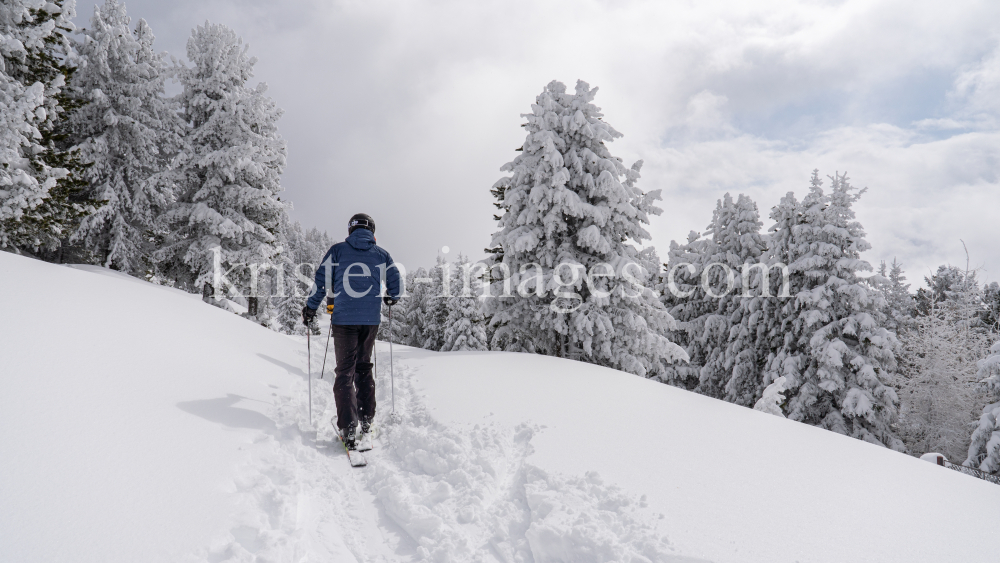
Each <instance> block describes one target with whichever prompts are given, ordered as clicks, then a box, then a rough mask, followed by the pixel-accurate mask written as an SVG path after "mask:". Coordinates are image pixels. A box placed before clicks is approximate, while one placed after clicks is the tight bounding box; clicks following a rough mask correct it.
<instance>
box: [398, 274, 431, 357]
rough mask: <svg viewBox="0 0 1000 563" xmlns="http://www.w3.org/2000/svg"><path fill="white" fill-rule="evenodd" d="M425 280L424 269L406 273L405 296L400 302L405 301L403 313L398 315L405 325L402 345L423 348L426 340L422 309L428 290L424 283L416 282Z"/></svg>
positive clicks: (424, 305)
mask: <svg viewBox="0 0 1000 563" xmlns="http://www.w3.org/2000/svg"><path fill="white" fill-rule="evenodd" d="M427 278H428V274H427V270H425V269H424V268H417V269H416V270H415V271H412V272H407V273H406V293H407V296H406V298H405V299H403V300H402V301H405V304H403V305H404V307H405V309H404V311H405V313H402V314H401V315H400V316H401V319H402V320H403V321H404V323H405V325H406V334H405V336H404V339H403V340H402V343H403V344H407V345H409V346H413V347H415V348H420V347H421V346H423V345H424V341H425V340H426V339H427V331H426V330H425V329H424V325H425V320H424V309H425V307H426V302H427V297H428V292H429V291H430V288H429V287H428V285H427V284H425V283H418V282H417V280H425V279H427ZM402 301H401V303H402Z"/></svg>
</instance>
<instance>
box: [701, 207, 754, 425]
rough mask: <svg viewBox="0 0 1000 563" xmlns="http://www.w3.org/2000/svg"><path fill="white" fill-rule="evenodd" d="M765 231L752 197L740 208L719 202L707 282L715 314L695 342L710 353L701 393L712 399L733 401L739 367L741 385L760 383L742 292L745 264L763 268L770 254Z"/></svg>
mask: <svg viewBox="0 0 1000 563" xmlns="http://www.w3.org/2000/svg"><path fill="white" fill-rule="evenodd" d="M760 228H761V222H760V214H759V213H758V212H757V204H756V203H754V202H753V200H751V199H750V198H749V197H747V196H745V195H743V194H740V196H739V198H738V199H737V201H736V202H734V201H733V199H732V197H730V196H729V194H726V195H725V197H724V198H723V200H721V201H719V203H718V206H717V208H716V212H715V217H714V218H713V221H712V225H711V228H710V231H711V235H712V254H711V255H709V257H708V261H707V266H708V267H711V269H710V270H709V271H708V272H707V273H703V281H707V284H708V286H707V287H708V289H710V290H711V291H712V295H706V296H705V297H706V298H707V303H706V305H707V307H706V308H708V309H709V310H710V313H709V314H708V315H707V317H706V318H705V320H704V323H703V327H704V328H703V332H702V333H701V334H700V335H696V336H695V340H699V341H701V342H702V343H703V346H704V347H705V350H706V353H705V360H704V363H703V365H702V367H701V373H700V375H699V382H698V387H697V388H696V390H697V391H698V392H699V393H702V394H704V395H708V396H710V397H715V398H719V399H721V398H724V397H725V396H726V395H727V391H726V390H727V387H728V386H729V382H730V380H731V379H732V378H733V369H734V367H736V366H737V363H738V367H739V379H740V380H752V381H754V382H757V381H758V380H759V376H758V367H759V366H758V359H757V353H756V348H757V344H756V341H755V339H754V338H752V334H751V329H752V325H749V326H745V327H740V324H741V322H742V319H743V311H744V309H743V307H744V304H745V301H746V300H747V299H746V298H744V297H743V289H742V277H743V276H742V272H743V270H744V264H756V263H758V262H760V259H761V255H762V254H763V253H764V250H765V247H764V242H763V240H762V239H761V236H760ZM747 271H748V275H749V274H750V273H751V272H753V273H754V274H757V275H759V274H760V272H759V271H757V270H747ZM730 289H732V291H729V290H730ZM758 296H759V293H758ZM734 328H735V329H736V330H734ZM734 337H735V339H734ZM734 387H740V388H742V385H740V384H735V383H734ZM739 398H742V397H739ZM744 404H746V405H749V404H752V403H750V402H746V403H744Z"/></svg>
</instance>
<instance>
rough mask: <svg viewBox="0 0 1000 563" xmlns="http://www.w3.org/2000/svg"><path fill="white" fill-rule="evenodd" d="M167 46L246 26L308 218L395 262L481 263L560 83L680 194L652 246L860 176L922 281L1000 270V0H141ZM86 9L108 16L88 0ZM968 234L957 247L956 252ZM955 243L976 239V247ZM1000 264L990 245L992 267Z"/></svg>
mask: <svg viewBox="0 0 1000 563" xmlns="http://www.w3.org/2000/svg"><path fill="white" fill-rule="evenodd" d="M128 7H129V11H130V13H131V15H132V16H133V18H135V19H137V18H138V17H145V18H146V19H147V20H148V21H149V22H150V24H151V25H152V26H153V30H154V32H156V34H157V37H158V44H159V46H160V48H162V49H169V50H170V51H171V52H172V53H173V54H175V55H178V56H180V55H182V54H183V45H184V41H185V40H186V38H187V36H188V34H189V30H190V28H191V27H193V26H194V25H197V24H199V23H201V22H203V21H204V20H205V19H211V20H213V21H218V22H223V23H226V24H227V25H230V26H231V27H233V28H234V29H236V30H237V32H238V33H240V34H241V35H242V36H243V37H244V39H245V40H246V41H247V43H249V45H250V50H251V53H252V54H253V55H255V56H257V57H258V58H259V59H260V62H259V63H258V65H257V78H259V79H261V80H264V81H266V82H268V83H269V85H270V93H271V95H272V96H273V97H274V98H275V99H276V100H277V102H278V104H279V105H280V106H281V107H283V108H284V109H285V111H286V113H285V116H284V117H283V119H282V121H281V122H280V127H281V131H282V134H283V135H284V136H285V137H286V138H287V139H288V141H289V160H288V168H287V172H286V174H285V179H284V183H285V185H286V187H287V190H288V191H287V197H288V198H289V199H291V200H293V201H294V202H295V203H296V211H295V212H294V216H295V217H297V218H299V219H301V220H302V221H303V222H304V223H305V224H307V225H317V226H320V227H325V228H328V229H329V230H330V231H331V232H332V233H336V234H339V233H340V232H342V230H343V228H342V227H343V225H344V224H345V223H346V220H347V218H348V217H350V215H351V214H353V213H355V212H357V211H364V212H367V213H370V214H372V215H373V216H374V217H375V218H376V220H377V221H378V224H379V240H380V242H383V243H384V244H385V245H386V246H387V247H388V248H389V249H390V250H391V251H393V253H394V255H395V256H396V258H397V259H400V260H403V261H404V262H406V263H409V264H417V265H419V264H425V265H426V264H429V263H430V262H431V261H432V260H433V256H434V253H435V251H436V250H435V249H436V248H438V247H440V246H442V245H445V244H447V245H449V246H451V247H452V248H453V249H456V250H460V251H463V252H465V253H470V254H472V255H473V256H475V255H477V253H478V252H479V251H481V249H482V248H483V247H484V246H486V245H487V244H488V243H489V235H490V233H491V232H492V230H493V223H492V221H491V220H490V217H491V216H492V214H493V212H494V211H495V210H494V208H493V207H492V205H491V201H492V199H491V196H490V194H489V188H490V186H491V185H492V184H493V182H494V181H496V180H497V179H498V178H499V177H500V176H501V174H500V172H499V167H500V166H501V165H502V164H503V163H505V162H507V161H508V160H510V159H511V158H512V157H513V156H514V155H515V154H516V153H514V149H515V148H516V147H518V146H520V144H521V142H522V140H523V130H522V129H521V128H520V127H518V126H519V125H520V123H522V120H521V118H520V117H519V114H520V113H523V112H527V111H529V105H530V104H531V102H532V101H533V100H534V96H535V95H536V94H537V93H538V92H539V91H541V89H542V87H543V86H544V85H545V84H546V83H547V82H548V81H550V80H552V79H559V80H562V81H563V82H565V83H567V84H568V85H570V86H572V84H573V83H574V82H575V81H576V79H578V78H582V79H584V80H586V81H587V82H589V83H590V84H592V85H596V86H599V87H600V88H601V91H600V93H599V94H598V97H597V103H598V104H599V105H601V106H602V107H603V108H604V112H605V116H606V119H607V120H608V121H609V122H610V123H611V124H612V125H614V127H615V128H616V129H618V130H619V131H621V132H622V133H623V134H624V135H625V137H624V138H623V139H621V140H619V141H616V143H615V145H614V146H613V147H612V152H614V153H615V154H617V155H619V156H621V157H623V158H624V159H625V161H626V162H632V161H634V160H637V159H640V158H641V159H644V160H645V161H646V166H645V167H644V168H643V179H642V181H641V183H640V185H641V186H642V187H643V188H644V189H656V188H664V196H665V198H666V201H665V202H664V203H663V207H664V208H665V210H666V211H665V213H664V215H663V216H662V217H660V218H658V219H656V220H655V222H654V224H653V228H652V229H651V232H652V233H653V234H654V241H653V243H654V244H655V245H656V246H657V247H658V248H659V249H660V251H661V253H663V254H665V252H666V247H667V245H668V243H669V241H670V239H671V238H676V239H681V238H683V237H684V236H685V235H686V233H687V232H688V231H689V230H690V229H698V230H701V229H702V228H703V227H704V226H705V224H706V223H707V222H708V220H709V219H710V218H711V210H712V208H713V207H714V202H715V200H716V199H717V198H719V197H721V195H722V194H723V193H724V192H725V191H731V192H733V193H738V192H744V193H748V194H749V195H751V196H752V197H753V198H754V199H755V200H756V201H757V203H758V205H759V206H760V207H761V211H762V212H763V213H764V214H766V212H767V210H768V208H769V207H770V206H771V205H774V204H775V203H776V202H777V201H778V198H779V197H780V196H781V195H782V194H783V193H784V192H786V191H788V190H791V189H794V190H796V191H797V192H799V194H800V196H801V194H802V193H803V191H804V189H805V188H806V186H807V181H808V176H809V173H810V171H811V170H812V169H813V168H819V169H820V170H821V172H822V173H824V174H830V173H833V171H834V170H845V169H846V170H847V171H848V172H849V173H850V175H851V177H852V178H853V179H854V181H855V183H856V184H858V185H859V186H869V187H870V188H871V190H870V192H869V193H868V194H866V195H865V196H864V197H863V198H862V199H861V201H860V202H859V203H858V215H859V217H860V218H861V220H862V221H863V222H864V224H865V226H866V228H867V230H868V232H869V237H868V238H869V241H870V242H871V243H872V244H873V246H874V249H873V251H872V252H870V253H869V259H871V260H872V261H876V260H877V259H878V258H881V257H886V258H890V259H891V257H892V256H898V257H899V258H900V259H901V260H902V261H904V263H905V264H906V266H907V269H908V270H909V271H910V272H911V275H910V278H911V279H918V278H919V277H920V276H922V275H923V274H924V273H926V271H927V270H928V269H930V268H933V267H935V266H936V265H937V264H939V263H942V262H946V261H951V262H957V261H959V260H960V259H962V258H963V256H962V255H961V254H960V248H961V245H960V243H957V239H958V238H965V240H966V242H968V243H969V247H970V251H971V252H972V253H973V259H974V260H977V259H978V260H979V261H980V262H982V263H985V264H986V265H987V267H988V268H990V270H991V271H990V272H989V274H988V275H989V276H990V277H992V278H993V279H996V278H997V277H998V274H1000V256H998V253H997V252H996V251H995V250H993V248H994V247H993V241H995V240H997V238H998V235H1000V232H998V227H997V226H996V222H995V221H991V219H990V214H991V211H992V210H993V209H997V208H998V207H997V204H998V203H1000V202H998V200H997V195H996V194H997V193H1000V189H998V179H997V176H998V163H997V156H996V155H997V153H996V147H997V140H998V139H997V134H998V127H997V124H996V120H995V117H996V115H997V113H998V112H1000V107H998V105H1000V104H998V102H996V100H998V99H1000V97H998V96H997V93H998V92H997V89H998V88H1000V57H998V55H997V51H996V49H997V44H998V43H997V40H998V36H997V32H996V31H995V29H994V28H995V22H996V21H998V20H1000V3H996V2H986V1H983V2H977V1H971V0H958V1H954V2H950V3H949V5H948V7H947V9H942V8H941V6H940V4H939V3H937V2H930V1H924V2H914V1H904V0H883V1H872V0H847V1H841V2H807V1H802V2H787V1H769V2H735V1H733V2H718V3H691V2H686V1H674V2H663V1H654V0H650V1H627V2H602V1H597V0H583V1H580V0H573V1H571V0H552V1H541V2H538V1H531V2H529V1H527V0H515V1H503V2H501V1H499V0H488V1H483V2H462V1H458V0H446V1H430V0H425V1H415V2H403V1H398V2H393V1H375V2H370V1H366V2H361V1H340V2H330V1H319V0H290V1H285V2H280V3H279V2H265V1H263V0H255V1H239V2H237V1H235V0H201V1H199V2H194V1H191V0H179V1H177V2H171V3H163V2H156V1H154V0H132V1H130V2H129V3H128ZM78 11H79V13H81V14H83V15H84V16H89V14H90V13H91V8H90V7H89V5H85V4H81V6H80V8H79V10H78ZM956 245H957V246H956ZM956 249H959V250H956ZM991 253H992V254H991Z"/></svg>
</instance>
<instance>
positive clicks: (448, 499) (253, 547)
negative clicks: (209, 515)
mask: <svg viewBox="0 0 1000 563" xmlns="http://www.w3.org/2000/svg"><path fill="white" fill-rule="evenodd" d="M379 347H383V345H382V343H379ZM303 348H304V346H303ZM315 354H316V353H315V352H314V359H315ZM378 357H379V359H380V360H382V367H383V369H382V370H381V371H382V372H387V371H388V369H386V368H387V367H388V360H389V354H388V352H387V351H380V352H379V353H378ZM305 363H306V358H305V353H303V354H302V364H303V365H302V368H303V372H304V371H305V369H304V368H305V367H306V366H305ZM314 364H315V362H314ZM394 368H395V372H396V412H397V414H398V415H399V422H398V423H395V424H392V423H390V420H389V412H390V410H391V406H390V405H391V396H390V389H389V377H388V374H387V373H379V375H378V383H377V385H378V389H377V393H378V402H379V409H378V416H377V418H376V429H377V433H376V439H375V440H374V445H375V448H374V449H373V450H372V451H369V452H366V457H367V460H368V466H367V467H365V468H352V467H350V465H349V464H348V460H347V456H346V453H345V452H344V451H343V447H342V446H341V444H340V442H339V441H337V439H336V436H335V434H334V431H333V425H332V423H331V420H332V419H333V418H334V417H335V412H336V411H335V408H334V402H333V393H332V381H331V380H330V377H332V373H329V372H331V371H332V370H328V374H327V378H326V379H324V380H318V379H314V380H313V424H314V425H315V426H310V424H309V414H308V401H307V399H306V397H307V396H308V390H307V382H306V381H305V380H304V379H298V378H296V380H295V382H294V385H293V386H292V387H291V389H290V394H288V395H283V394H276V395H275V404H274V408H273V413H272V416H273V418H274V420H275V423H276V426H277V429H278V430H277V435H272V434H265V433H262V434H260V435H259V436H258V438H257V439H255V441H254V442H253V443H252V444H249V445H248V451H249V460H248V462H247V463H246V465H245V466H244V467H243V468H242V469H241V471H240V473H239V474H238V475H237V477H236V479H235V480H234V483H233V484H232V492H234V493H235V494H237V495H239V499H240V500H239V506H240V507H241V509H242V511H241V513H240V514H238V515H237V516H236V522H235V524H236V525H234V526H233V527H232V528H231V529H230V530H228V532H227V533H225V534H222V535H220V536H219V537H218V538H217V539H216V540H215V541H214V542H213V543H212V545H210V546H207V548H206V549H205V550H204V551H203V552H201V553H198V554H193V555H192V556H191V558H190V559H189V561H208V562H211V563H223V562H233V563H243V562H247V563H251V562H263V561H268V562H272V561H273V562H279V561H281V562H284V561H294V562H296V563H299V562H302V563H305V562H320V561H338V562H339V561H357V562H359V563H367V562H373V563H381V562H390V561H400V562H404V561H405V562H411V561H412V562H418V561H419V562H423V561H428V562H440V563H444V562H466V561H468V562H483V563H491V562H503V563H532V562H534V563H549V562H570V561H572V562H582V563H586V562H595V563H596V562H610V561H615V562H634V563H639V562H661V561H662V562H673V561H692V560H691V559H688V558H685V557H681V556H679V555H677V554H676V553H675V552H674V551H673V549H672V548H671V546H670V545H669V543H668V542H667V539H666V537H665V536H662V535H661V534H660V533H659V532H658V530H657V526H656V521H655V515H653V514H650V513H649V511H648V510H646V506H645V502H644V499H635V498H634V497H632V496H630V495H629V494H626V492H624V491H623V490H621V489H619V488H618V487H615V486H613V485H606V484H604V483H603V482H602V480H601V478H600V476H599V475H597V474H596V473H587V474H586V475H584V476H581V477H566V476H561V475H555V474H551V473H548V472H546V471H544V470H542V469H541V468H539V467H536V466H534V465H532V464H531V463H529V462H528V461H527V458H528V456H530V454H531V453H532V447H531V440H532V437H533V436H534V435H535V434H536V433H538V432H541V431H544V429H543V428H539V427H537V426H532V425H530V424H527V423H524V424H521V425H519V426H517V427H516V428H507V427H503V426H502V425H500V424H497V423H490V424H477V425H474V426H471V427H449V426H447V425H444V424H442V423H440V422H438V421H437V420H435V419H434V418H433V417H432V416H431V415H430V414H429V413H428V411H427V409H426V408H425V406H424V405H423V403H422V402H421V400H420V397H419V396H418V394H417V392H416V391H415V390H414V387H413V385H412V383H411V376H413V375H415V371H414V369H413V368H411V367H409V366H407V365H406V364H405V363H403V362H400V361H399V360H398V359H397V361H396V363H395V365H394ZM314 377H315V375H314ZM313 428H316V429H318V430H315V431H314V430H312V429H313Z"/></svg>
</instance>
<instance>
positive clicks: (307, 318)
mask: <svg viewBox="0 0 1000 563" xmlns="http://www.w3.org/2000/svg"><path fill="white" fill-rule="evenodd" d="M315 318H316V309H310V308H309V306H308V305H306V306H305V307H303V308H302V324H304V325H306V326H309V323H311V322H312V321H313V319H315Z"/></svg>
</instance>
